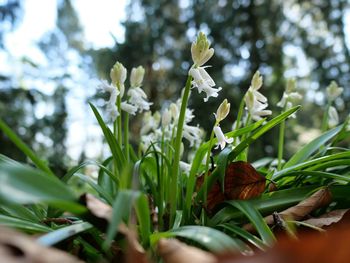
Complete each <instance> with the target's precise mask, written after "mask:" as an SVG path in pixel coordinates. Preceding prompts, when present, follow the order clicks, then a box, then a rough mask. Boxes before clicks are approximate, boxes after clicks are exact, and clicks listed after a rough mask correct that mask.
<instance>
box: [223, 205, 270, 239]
mask: <svg viewBox="0 0 350 263" xmlns="http://www.w3.org/2000/svg"><path fill="white" fill-rule="evenodd" d="M230 205H232V206H234V207H236V208H237V209H239V210H240V211H241V212H242V213H243V214H245V215H246V216H247V217H248V219H249V221H250V222H251V223H252V224H253V225H254V226H255V229H256V231H257V232H258V233H259V235H260V237H261V239H262V240H263V242H264V244H265V245H267V246H272V245H273V244H274V243H275V241H276V238H275V236H274V234H273V233H272V231H271V229H270V228H269V227H268V225H267V224H266V222H265V220H264V218H263V217H262V215H261V214H260V213H259V212H258V210H257V209H256V208H255V207H254V206H253V205H252V204H251V203H250V202H249V201H231V202H230Z"/></svg>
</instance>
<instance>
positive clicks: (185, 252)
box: [157, 239, 217, 263]
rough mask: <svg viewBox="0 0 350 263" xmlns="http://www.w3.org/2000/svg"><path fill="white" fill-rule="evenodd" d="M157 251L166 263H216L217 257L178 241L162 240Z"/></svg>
mask: <svg viewBox="0 0 350 263" xmlns="http://www.w3.org/2000/svg"><path fill="white" fill-rule="evenodd" d="M157 251H158V253H159V255H160V256H161V257H162V259H163V261H164V262H165V263H183V262H191V263H215V262H217V260H216V258H215V256H214V255H213V254H211V253H209V252H206V251H204V250H201V249H199V248H196V247H192V246H188V245H186V244H184V243H182V242H180V241H178V240H177V239H160V240H159V242H158V246H157Z"/></svg>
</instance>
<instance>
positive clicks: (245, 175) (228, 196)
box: [196, 161, 266, 213]
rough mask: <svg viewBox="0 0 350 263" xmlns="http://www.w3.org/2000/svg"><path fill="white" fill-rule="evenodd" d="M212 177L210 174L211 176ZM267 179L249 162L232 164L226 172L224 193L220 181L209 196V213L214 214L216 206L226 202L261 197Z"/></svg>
mask: <svg viewBox="0 0 350 263" xmlns="http://www.w3.org/2000/svg"><path fill="white" fill-rule="evenodd" d="M208 176H210V173H209V175H208ZM203 181H204V176H203V175H202V176H200V177H198V178H197V181H196V190H197V191H198V190H199V188H200V187H201V186H202V184H203ZM265 184H266V179H265V177H264V176H261V175H260V174H259V173H258V172H257V171H256V170H255V168H254V167H253V166H252V165H251V164H250V163H247V162H243V161H238V162H233V163H230V164H229V165H228V166H227V168H226V171H225V179H224V191H222V189H221V186H220V183H219V181H216V182H214V184H213V185H212V187H211V189H210V190H209V191H208V195H207V207H206V208H207V211H208V212H209V213H211V212H213V210H214V208H215V206H217V205H218V204H220V203H222V202H224V201H225V200H237V199H240V200H247V199H251V198H254V197H257V196H259V195H261V193H263V192H264V191H265Z"/></svg>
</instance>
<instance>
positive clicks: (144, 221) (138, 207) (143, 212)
mask: <svg viewBox="0 0 350 263" xmlns="http://www.w3.org/2000/svg"><path fill="white" fill-rule="evenodd" d="M149 209H150V208H149V204H148V199H147V197H146V195H144V194H140V196H139V197H138V198H137V199H136V202H135V212H136V215H137V219H138V220H137V221H138V223H139V231H140V235H141V240H142V244H143V245H144V246H146V247H147V246H148V245H149V237H150V235H151V215H150V212H149Z"/></svg>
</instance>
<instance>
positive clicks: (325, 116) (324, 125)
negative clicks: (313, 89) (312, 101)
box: [321, 101, 332, 132]
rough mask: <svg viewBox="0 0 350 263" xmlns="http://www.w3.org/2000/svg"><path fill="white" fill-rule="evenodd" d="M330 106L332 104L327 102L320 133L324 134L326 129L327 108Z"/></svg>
mask: <svg viewBox="0 0 350 263" xmlns="http://www.w3.org/2000/svg"><path fill="white" fill-rule="evenodd" d="M331 104H332V102H331V101H328V103H327V106H326V111H325V113H324V114H323V120H322V127H321V130H322V132H325V131H326V130H327V128H328V111H329V108H330V107H331Z"/></svg>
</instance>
